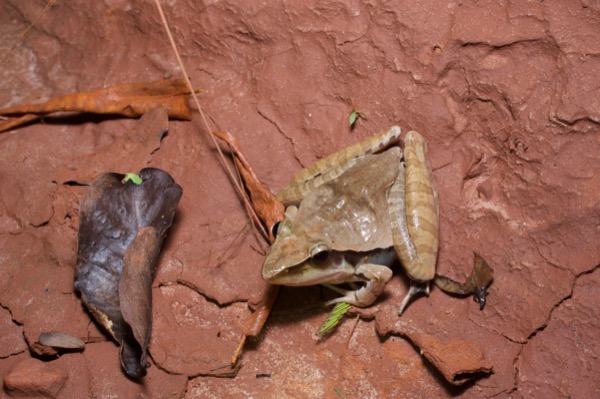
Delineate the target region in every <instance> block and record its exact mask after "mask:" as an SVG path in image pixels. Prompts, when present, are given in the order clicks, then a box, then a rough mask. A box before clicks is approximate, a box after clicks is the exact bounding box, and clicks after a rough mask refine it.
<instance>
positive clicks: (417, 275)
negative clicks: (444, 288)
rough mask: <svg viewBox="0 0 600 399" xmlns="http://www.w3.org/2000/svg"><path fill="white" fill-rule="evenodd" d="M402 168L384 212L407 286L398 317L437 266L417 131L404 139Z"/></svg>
mask: <svg viewBox="0 0 600 399" xmlns="http://www.w3.org/2000/svg"><path fill="white" fill-rule="evenodd" d="M404 159H405V163H406V171H405V168H404V165H403V164H402V163H400V165H399V172H398V177H397V178H396V181H395V182H394V184H393V185H392V187H391V188H390V193H389V196H388V209H389V213H390V219H391V226H392V240H393V243H394V249H395V250H396V253H397V254H398V257H399V258H400V261H401V262H402V266H403V267H404V270H405V271H406V274H407V275H408V277H409V278H410V279H411V286H410V289H409V291H408V293H407V294H406V297H405V298H404V300H403V301H402V304H401V305H400V310H399V311H398V313H399V314H401V313H402V312H403V311H404V308H405V307H406V305H407V304H408V303H409V302H410V300H411V298H412V297H414V296H415V295H417V294H419V293H421V292H424V293H426V294H428V293H429V282H430V281H431V280H433V279H434V277H435V265H436V263H437V251H438V231H439V214H438V198H437V191H436V189H435V184H434V181H433V174H432V172H431V166H430V165H429V160H428V158H427V145H426V144H425V141H424V140H423V137H421V135H420V134H419V133H417V132H409V133H408V134H407V136H406V139H405V147H404Z"/></svg>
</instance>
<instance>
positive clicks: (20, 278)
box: [0, 0, 600, 398]
mask: <svg viewBox="0 0 600 399" xmlns="http://www.w3.org/2000/svg"><path fill="white" fill-rule="evenodd" d="M164 3H165V4H164V7H165V11H166V14H167V18H168V19H169V22H170V25H171V27H172V29H173V32H174V35H175V38H176V41H177V43H178V46H179V48H180V51H181V53H182V57H183V61H184V63H185V64H186V66H187V68H188V71H189V74H190V77H191V79H192V82H193V83H194V85H195V86H196V87H198V88H201V89H202V93H201V95H200V98H201V102H202V105H203V106H204V107H205V108H206V110H207V112H208V113H209V114H210V115H211V116H212V117H213V118H214V120H215V121H216V122H217V123H218V124H219V125H220V126H221V128H223V129H226V130H228V131H230V132H232V133H233V134H234V135H235V136H236V137H237V138H238V139H239V141H240V142H241V144H242V146H243V148H244V150H245V152H246V156H247V157H248V159H249V160H250V161H251V162H252V163H253V166H254V167H255V168H256V171H257V173H258V175H259V176H260V177H261V178H262V179H263V181H264V182H265V183H266V184H267V185H268V186H269V187H270V188H271V189H273V190H274V191H277V190H279V189H280V188H281V187H282V186H283V185H285V183H286V182H287V181H288V180H289V179H290V178H291V177H292V176H293V175H294V174H295V173H296V172H297V171H298V170H300V169H301V168H302V167H303V166H306V165H309V164H310V163H312V162H313V161H315V160H316V159H319V158H321V157H323V156H324V155H327V154H329V153H332V152H334V151H336V150H338V149H340V148H343V147H345V146H347V145H349V144H351V143H354V142H357V141H359V140H361V139H363V138H365V137H367V136H368V135H370V134H373V133H376V132H378V131H380V130H381V129H383V128H387V127H389V126H390V125H392V124H399V125H400V126H402V128H403V130H404V131H405V132H407V131H409V130H411V129H413V130H417V131H419V132H421V133H422V134H423V136H424V137H425V138H426V140H427V142H428V145H429V153H430V157H431V162H432V166H433V169H434V176H435V179H436V182H437V186H438V191H439V195H440V215H441V238H440V239H441V244H440V245H441V249H440V254H439V262H438V270H439V271H440V272H442V273H444V274H447V275H450V276H453V277H455V278H460V279H462V278H464V277H465V276H466V275H467V274H468V273H469V271H470V268H471V266H472V252H473V251H474V250H475V251H477V252H478V253H480V254H481V255H482V256H483V257H484V258H485V259H486V260H487V261H488V262H489V264H490V265H491V266H492V267H493V268H494V270H495V275H494V277H495V280H494V283H493V285H492V286H491V288H490V296H489V298H488V305H487V307H486V308H485V310H484V311H481V312H480V311H479V309H478V306H477V304H475V303H473V302H472V301H471V300H470V299H465V300H463V299H458V298H452V297H448V296H446V295H444V294H442V293H441V292H440V291H439V290H437V289H434V290H433V291H432V292H431V294H430V296H429V298H420V299H419V300H417V301H416V302H413V303H412V304H411V305H410V306H409V308H408V309H407V311H406V313H405V314H404V315H403V316H402V317H401V318H398V316H397V315H396V312H395V309H396V307H397V305H398V303H399V301H400V299H401V297H402V294H403V293H404V292H405V290H406V287H407V281H406V279H405V278H404V277H403V273H402V271H401V269H400V268H397V270H396V271H395V274H396V276H395V277H394V278H393V279H392V281H391V282H390V284H388V287H387V288H386V295H385V296H384V298H382V300H381V301H379V302H378V303H377V304H376V305H375V306H373V307H372V308H369V309H367V310H366V311H364V312H363V314H364V317H363V318H361V319H359V320H358V321H357V322H356V325H355V320H353V318H347V319H346V320H345V322H344V323H343V324H342V325H341V327H340V328H339V329H338V330H337V332H336V333H335V334H334V335H333V336H332V337H330V338H329V339H326V340H318V339H317V337H316V336H315V331H316V330H317V329H318V327H319V325H320V324H321V323H322V322H323V320H324V319H325V318H326V317H327V313H328V310H327V309H325V308H323V307H322V306H321V304H322V303H323V301H324V297H325V296H327V295H329V293H327V292H324V291H323V290H321V289H320V288H318V287H309V288H305V289H291V288H290V289H283V290H282V292H281V295H280V298H279V299H278V302H277V305H276V307H275V310H274V313H273V314H272V316H271V318H270V320H269V321H268V323H267V325H266V328H265V330H264V332H263V333H262V334H261V336H260V337H259V339H258V340H256V341H255V342H253V343H251V344H250V345H248V347H247V350H246V352H245V354H244V355H243V358H242V367H241V369H240V370H239V372H238V374H237V376H236V377H235V378H216V377H214V376H209V374H214V373H215V371H214V369H215V368H216V367H218V366H220V365H223V364H225V363H227V361H228V360H229V358H230V356H231V353H232V351H233V349H234V347H235V345H236V341H237V338H238V334H239V331H240V328H241V325H242V323H243V321H244V319H245V318H246V317H247V315H248V314H250V310H249V309H248V303H253V302H256V300H257V298H259V297H260V294H261V292H263V290H264V289H265V285H264V283H263V282H262V281H261V278H260V267H261V264H262V259H263V254H262V252H261V249H260V248H261V245H260V243H258V242H257V240H256V239H255V237H254V235H253V234H252V233H251V231H250V230H249V229H248V228H247V218H246V216H245V213H244V210H243V207H242V205H241V203H240V200H239V199H238V197H237V195H236V193H235V191H234V190H233V189H232V187H231V184H230V182H229V180H228V179H227V177H226V175H225V173H224V170H223V168H222V166H221V164H220V163H219V162H218V160H217V157H216V155H215V151H214V149H213V147H212V145H211V144H210V143H209V141H208V140H207V139H206V135H205V132H204V131H203V129H201V128H200V124H199V123H198V120H199V118H198V114H197V113H195V114H194V121H193V122H177V121H171V122H170V124H169V127H170V129H169V133H168V135H167V136H166V137H165V138H164V139H163V140H162V142H161V144H160V148H159V149H158V150H157V151H154V152H152V153H148V152H144V151H142V150H138V149H137V148H136V149H135V150H131V148H130V149H129V150H127V151H129V152H130V154H129V155H130V156H129V157H128V159H127V162H128V165H130V164H133V165H137V166H136V169H137V170H139V169H142V168H143V167H146V166H153V167H160V168H162V169H164V170H166V171H168V172H169V173H170V174H171V175H172V176H173V177H174V178H175V180H176V181H177V182H178V183H179V184H180V185H181V186H182V187H183V190H184V194H183V197H182V200H181V202H180V205H179V208H178V212H177V214H176V217H175V222H174V225H173V227H172V229H171V231H170V233H169V237H168V239H167V241H166V244H165V246H164V248H163V254H162V256H161V260H160V263H159V268H158V274H157V276H156V279H155V281H154V288H153V296H154V306H153V307H154V309H153V317H154V325H153V331H152V339H151V343H150V355H151V361H152V363H153V365H152V367H151V368H150V369H149V374H148V376H147V377H146V378H145V380H144V383H143V384H135V383H133V382H131V381H129V380H128V379H127V378H126V377H125V376H124V375H123V373H122V371H121V370H120V367H119V362H118V354H117V346H116V345H115V344H114V343H113V342H112V341H110V340H109V339H108V338H107V335H106V334H104V333H103V332H102V331H100V330H99V328H98V327H97V326H96V325H95V324H94V323H93V322H91V319H90V316H89V315H88V313H86V312H85V310H84V309H83V307H82V305H81V302H80V299H79V298H78V297H77V296H76V295H75V294H74V292H73V272H74V265H75V260H76V249H77V242H76V230H77V225H78V216H77V212H78V204H79V200H80V198H81V196H82V194H83V192H84V190H85V187H82V186H78V185H72V184H66V183H67V182H69V181H77V180H78V179H82V178H86V177H89V176H90V175H91V176H94V175H97V174H100V173H103V172H106V171H118V172H126V171H125V170H123V169H122V167H123V164H122V162H124V161H123V151H124V148H123V147H121V144H120V143H122V140H119V138H122V137H124V136H126V135H128V134H129V132H131V131H132V129H133V128H134V127H135V124H136V121H134V120H124V119H111V118H97V117H89V116H83V117H77V118H67V119H64V118H63V119H61V118H58V119H56V118H54V119H47V120H45V121H44V123H40V124H34V125H30V126H28V127H25V128H22V129H18V130H16V131H12V132H9V133H3V134H0V376H2V378H3V380H4V381H5V382H6V379H7V376H9V375H11V373H13V374H12V375H13V376H14V374H17V372H20V373H21V374H19V375H21V376H22V375H24V377H23V378H25V379H27V378H29V379H30V380H36V379H38V380H39V379H40V378H42V377H43V378H47V379H49V380H51V384H50V385H51V387H50V388H52V389H49V388H48V386H47V387H46V388H48V389H47V390H46V391H44V392H41V391H40V392H38V394H43V395H45V396H55V397H58V398H83V397H95V398H106V397H123V398H131V397H145V398H179V397H183V398H225V397H227V398H249V397H255V398H269V397H289V398H339V397H340V395H342V394H343V395H345V396H346V397H348V398H423V397H428V398H434V397H451V396H456V397H461V398H491V397H495V398H498V397H500V398H502V397H512V398H592V397H598V396H599V395H600V377H598V374H597V371H598V369H600V360H599V356H600V346H599V344H598V331H599V328H600V321H599V320H600V318H599V312H600V311H599V310H598V307H597V304H598V302H599V301H600V290H599V288H600V271H599V270H598V267H597V266H598V264H600V248H599V246H598V245H597V241H598V240H597V237H598V228H599V227H598V226H600V203H599V201H600V200H599V198H600V195H599V194H600V193H599V191H600V184H599V183H600V163H598V162H597V157H598V154H599V153H600V96H599V95H598V94H599V93H598V87H600V74H599V73H598V71H599V70H600V4H599V3H598V2H597V1H589V0H581V1H573V0H546V1H527V2H526V1H492V0H489V1H448V2H443V3H442V2H439V1H434V0H429V1H415V0H411V1H404V2H380V1H350V2H338V1H310V2H293V1H292V2H290V1H281V2H275V1H267V2H258V1H250V2H244V3H243V4H242V3H241V2H236V1H216V2H208V1H207V2H196V1H188V0H184V1H172V2H164ZM44 5H45V2H44V1H28V2H22V1H16V0H6V1H3V2H0V53H1V54H4V53H5V52H6V51H8V49H9V48H10V47H11V46H12V44H13V43H15V42H17V41H18V37H19V34H20V32H22V31H23V30H24V29H25V28H27V26H28V25H29V24H30V23H31V22H32V21H33V20H34V19H35V18H36V16H37V15H38V14H39V13H40V12H41V10H42V8H43V7H44ZM179 73H180V71H179V68H178V66H177V63H176V60H175V56H174V55H173V52H172V50H171V49H170V47H169V45H168V41H167V38H166V35H165V33H164V30H163V27H162V26H161V23H160V20H159V17H158V13H157V11H156V8H155V6H154V4H152V3H151V2H144V1H120V0H116V1H98V2H85V1H81V0H76V1H63V0H58V1H57V2H56V3H55V4H54V5H53V6H52V7H51V8H50V9H49V11H48V12H47V13H46V15H45V16H44V17H43V18H42V19H41V20H40V21H39V22H37V23H36V24H35V26H34V27H33V29H32V30H31V31H30V32H29V33H28V34H27V35H26V36H25V37H24V39H23V40H22V41H20V42H19V43H18V44H17V45H16V46H15V47H14V49H13V50H12V51H11V52H10V53H9V55H8V58H7V59H6V60H5V61H4V63H3V65H2V66H1V67H0V82H1V83H0V105H1V106H9V105H14V104H18V103H23V102H38V101H42V100H45V99H47V98H49V97H52V96H58V95H62V94H67V93H71V92H76V91H85V90H91V89H95V88H99V87H105V86H109V85H114V84H119V83H126V82H139V81H150V80H156V79H160V78H168V77H174V76H178V74H179ZM353 110H360V111H361V113H362V114H363V115H364V116H365V118H360V119H359V120H358V123H357V126H356V128H355V129H353V130H351V129H350V128H349V126H348V115H349V114H350V113H351V112H352V111H353ZM99 154H103V155H99ZM90 160H93V161H94V162H90ZM52 330H60V331H64V332H67V333H69V334H72V335H75V336H78V337H81V338H83V339H84V340H85V342H86V346H85V350H83V351H82V352H70V353H64V354H61V355H52V354H42V353H41V352H40V351H41V349H40V348H39V346H36V340H37V337H38V336H39V334H40V333H41V332H45V331H52ZM415 332H417V333H418V334H421V335H420V336H421V337H427V339H424V340H422V341H419V342H417V343H411V342H409V341H408V340H407V339H406V338H405V337H407V336H408V334H409V333H415ZM426 341H427V342H438V343H440V344H442V346H443V345H449V343H452V342H461V343H463V344H465V345H466V346H465V345H463V346H459V347H458V348H462V347H468V348H470V349H472V350H474V351H475V352H477V353H479V354H480V356H481V360H482V361H485V362H487V363H489V364H491V366H492V367H493V371H492V373H491V374H481V375H475V377H476V378H474V379H473V380H471V381H469V382H467V383H466V384H464V385H462V386H459V387H455V386H453V385H451V384H449V383H447V382H446V381H445V380H444V378H443V377H442V375H441V374H440V373H439V372H438V371H437V370H436V368H435V367H433V366H432V364H431V363H429V361H427V360H425V359H424V358H423V357H421V356H420V354H419V347H420V345H425V344H424V342H426ZM448 347H449V348H452V346H451V345H450V346H448ZM420 349H423V347H421V348H420ZM425 349H427V348H425ZM441 353H442V355H444V351H442V352H441ZM445 354H446V355H448V353H445ZM451 355H453V356H458V357H460V356H462V355H463V353H462V352H461V351H459V350H457V351H455V352H454V353H451ZM36 373H37V374H36ZM259 377H263V378H259ZM52 384H54V385H52ZM10 395H12V393H10V392H9V391H8V390H7V388H6V387H4V388H3V390H2V391H1V392H0V396H2V397H11V396H10Z"/></svg>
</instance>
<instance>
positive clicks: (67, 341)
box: [38, 331, 85, 349]
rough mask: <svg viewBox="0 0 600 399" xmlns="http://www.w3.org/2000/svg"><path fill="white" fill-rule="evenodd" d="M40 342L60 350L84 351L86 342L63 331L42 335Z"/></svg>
mask: <svg viewBox="0 0 600 399" xmlns="http://www.w3.org/2000/svg"><path fill="white" fill-rule="evenodd" d="M38 342H39V343H40V344H42V345H45V346H50V347H52V348H58V349H83V347H84V346H85V342H83V340H82V339H81V338H79V337H75V336H73V335H71V334H67V333H64V332H61V331H50V332H45V333H41V334H40V337H39V338H38Z"/></svg>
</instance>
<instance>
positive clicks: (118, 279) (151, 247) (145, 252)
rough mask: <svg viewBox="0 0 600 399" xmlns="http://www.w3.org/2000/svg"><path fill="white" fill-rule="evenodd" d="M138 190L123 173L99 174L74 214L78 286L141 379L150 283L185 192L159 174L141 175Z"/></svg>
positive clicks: (130, 369) (123, 359) (131, 372)
mask: <svg viewBox="0 0 600 399" xmlns="http://www.w3.org/2000/svg"><path fill="white" fill-rule="evenodd" d="M139 175H140V177H141V178H142V183H141V184H140V185H136V184H134V183H133V182H132V181H127V182H125V183H123V182H122V180H123V178H124V177H125V176H124V175H121V174H116V173H108V174H105V175H102V176H100V177H98V178H97V179H96V180H95V181H94V182H93V183H92V185H91V186H90V189H89V190H88V192H87V193H86V194H85V195H84V198H83V200H82V202H81V206H80V209H79V220H80V222H79V235H78V252H77V268H76V274H75V288H76V289H77V290H78V291H79V292H80V293H81V297H82V299H83V302H84V303H85V305H86V306H87V308H88V309H89V310H90V312H91V313H92V315H93V316H94V317H95V318H96V320H97V321H98V322H99V323H100V324H101V325H102V326H104V328H106V329H107V330H108V331H109V332H110V334H111V335H112V336H113V337H114V339H115V340H116V341H117V342H118V343H119V345H120V357H121V364H122V366H123V369H124V370H125V372H126V373H127V375H129V376H130V377H133V378H140V377H142V376H144V375H145V374H146V370H145V369H146V368H147V367H148V366H149V363H148V362H147V361H146V350H147V347H148V341H149V336H150V327H151V324H152V312H151V310H152V296H151V284H152V279H153V276H154V272H155V270H156V261H157V259H158V255H159V252H160V248H161V245H162V241H163V239H164V236H165V232H166V230H167V228H169V226H170V225H171V223H172V220H173V216H174V215H175V208H176V207H177V204H178V203H179V199H180V198H181V195H182V189H181V187H180V186H179V185H178V184H177V183H175V181H174V180H173V179H172V178H171V176H169V174H168V173H166V172H164V171H162V170H160V169H153V168H147V169H143V170H142V171H141V172H140V173H139Z"/></svg>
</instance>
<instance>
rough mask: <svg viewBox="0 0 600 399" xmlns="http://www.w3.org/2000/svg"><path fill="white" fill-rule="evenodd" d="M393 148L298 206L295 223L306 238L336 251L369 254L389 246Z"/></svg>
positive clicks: (394, 175) (395, 167)
mask: <svg viewBox="0 0 600 399" xmlns="http://www.w3.org/2000/svg"><path fill="white" fill-rule="evenodd" d="M401 157H402V153H401V151H400V149H399V148H398V147H392V148H390V149H389V150H387V151H385V152H383V153H381V154H375V155H367V156H365V157H363V158H361V159H359V160H358V161H356V164H355V165H353V166H352V167H351V168H350V169H348V170H347V171H346V172H344V173H343V174H342V175H340V176H339V177H338V178H337V179H335V180H333V181H330V182H328V183H326V184H323V185H322V186H320V187H319V188H317V189H316V190H314V191H313V192H311V193H310V194H309V195H308V196H307V197H306V198H304V200H303V201H302V203H301V205H300V208H299V209H298V215H297V219H296V220H297V221H299V222H301V223H302V225H303V228H304V229H305V233H306V235H307V236H308V237H314V238H315V239H319V240H321V241H323V242H327V243H328V245H329V246H330V248H331V249H333V250H335V251H359V252H364V251H370V250H373V249H378V248H388V247H391V246H392V233H391V227H390V219H389V212H388V209H387V206H388V205H387V203H388V201H387V197H388V194H389V190H390V187H391V186H392V184H393V183H394V181H395V180H396V178H397V176H398V170H399V163H400V160H401Z"/></svg>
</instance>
